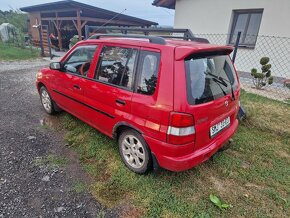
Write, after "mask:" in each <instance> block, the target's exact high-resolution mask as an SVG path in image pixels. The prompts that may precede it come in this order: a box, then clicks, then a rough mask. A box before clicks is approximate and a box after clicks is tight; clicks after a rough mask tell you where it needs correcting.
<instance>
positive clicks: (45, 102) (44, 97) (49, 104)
mask: <svg viewBox="0 0 290 218" xmlns="http://www.w3.org/2000/svg"><path fill="white" fill-rule="evenodd" d="M39 94H40V100H41V104H42V106H43V108H44V110H45V112H46V113H48V114H50V115H52V114H55V113H56V111H55V108H54V104H53V101H52V99H51V97H50V95H49V93H48V91H47V89H46V88H45V87H44V86H42V87H41V88H40V90H39Z"/></svg>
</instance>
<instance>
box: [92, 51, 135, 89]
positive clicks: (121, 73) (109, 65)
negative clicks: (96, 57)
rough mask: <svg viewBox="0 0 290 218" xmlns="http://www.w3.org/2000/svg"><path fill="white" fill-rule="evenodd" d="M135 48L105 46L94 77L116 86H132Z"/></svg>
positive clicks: (129, 87)
mask: <svg viewBox="0 0 290 218" xmlns="http://www.w3.org/2000/svg"><path fill="white" fill-rule="evenodd" d="M136 56H137V50H136V49H133V48H121V47H114V46H105V47H104V48H103V49H102V53H101V55H100V61H99V64H98V67H97V69H96V79H97V80H99V81H101V82H105V83H110V84H114V85H117V86H121V87H125V88H128V89H131V88H132V83H133V73H134V67H135V62H136Z"/></svg>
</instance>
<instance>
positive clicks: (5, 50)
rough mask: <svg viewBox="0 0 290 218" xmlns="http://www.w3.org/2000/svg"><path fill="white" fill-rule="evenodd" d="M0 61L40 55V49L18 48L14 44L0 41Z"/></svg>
mask: <svg viewBox="0 0 290 218" xmlns="http://www.w3.org/2000/svg"><path fill="white" fill-rule="evenodd" d="M0 51H1V52H0V61H13V60H28V59H33V58H37V57H39V51H38V50H36V49H33V48H31V49H30V48H18V47H14V46H13V45H12V44H6V43H3V42H0Z"/></svg>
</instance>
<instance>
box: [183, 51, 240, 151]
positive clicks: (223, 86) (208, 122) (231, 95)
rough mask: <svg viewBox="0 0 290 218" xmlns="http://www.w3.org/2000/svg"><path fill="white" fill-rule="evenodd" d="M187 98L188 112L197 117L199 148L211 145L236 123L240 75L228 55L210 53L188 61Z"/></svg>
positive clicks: (196, 56)
mask: <svg viewBox="0 0 290 218" xmlns="http://www.w3.org/2000/svg"><path fill="white" fill-rule="evenodd" d="M183 64H184V68H185V79H186V98H187V104H185V105H184V106H183V107H184V110H185V112H187V113H190V114H192V115H193V116H194V120H195V131H196V138H195V149H199V148H201V147H203V146H206V145H209V144H210V143H211V142H213V141H214V140H215V139H216V138H217V137H219V136H221V135H222V134H223V133H225V132H226V131H227V130H228V129H229V128H230V127H231V125H232V124H233V123H234V122H236V121H235V120H236V114H237V111H238V96H239V93H238V90H239V89H238V88H239V83H238V79H237V74H236V72H235V69H234V67H233V65H232V62H231V60H230V58H229V56H228V55H227V54H223V53H221V52H209V53H204V54H195V55H190V56H189V57H187V58H185V60H184V63H183Z"/></svg>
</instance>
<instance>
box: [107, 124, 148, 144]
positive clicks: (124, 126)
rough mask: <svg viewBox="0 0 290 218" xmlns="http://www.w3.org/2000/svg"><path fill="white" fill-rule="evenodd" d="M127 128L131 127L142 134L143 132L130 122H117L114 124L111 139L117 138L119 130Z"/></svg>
mask: <svg viewBox="0 0 290 218" xmlns="http://www.w3.org/2000/svg"><path fill="white" fill-rule="evenodd" d="M128 129H133V130H135V131H137V132H138V133H140V134H141V135H142V134H143V132H142V131H141V130H140V129H139V128H137V127H135V126H133V125H131V124H129V123H127V122H119V123H117V124H115V126H114V128H113V134H112V136H113V139H116V140H118V138H119V136H120V134H121V132H123V131H125V130H128Z"/></svg>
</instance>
